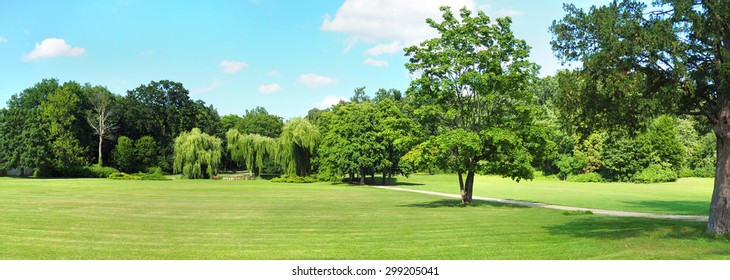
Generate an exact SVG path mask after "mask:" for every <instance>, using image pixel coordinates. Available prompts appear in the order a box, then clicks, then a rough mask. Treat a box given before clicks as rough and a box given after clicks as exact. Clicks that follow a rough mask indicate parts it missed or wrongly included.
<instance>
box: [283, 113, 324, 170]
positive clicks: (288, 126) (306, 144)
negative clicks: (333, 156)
mask: <svg viewBox="0 0 730 280" xmlns="http://www.w3.org/2000/svg"><path fill="white" fill-rule="evenodd" d="M320 140H321V135H320V134H319V130H318V129H317V127H316V126H314V125H313V124H312V123H310V122H309V121H307V120H305V119H302V118H293V119H291V120H289V121H287V122H286V123H285V124H284V129H283V132H282V133H281V136H280V137H279V139H278V148H277V158H278V160H279V163H280V164H281V168H282V169H283V170H284V172H285V173H286V174H287V175H297V176H302V177H304V176H308V175H310V174H312V164H311V158H312V156H313V155H314V152H315V150H316V149H317V146H318V145H319V143H320Z"/></svg>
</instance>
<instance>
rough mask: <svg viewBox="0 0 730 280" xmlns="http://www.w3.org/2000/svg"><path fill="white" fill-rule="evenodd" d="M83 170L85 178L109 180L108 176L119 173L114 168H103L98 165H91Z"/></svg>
mask: <svg viewBox="0 0 730 280" xmlns="http://www.w3.org/2000/svg"><path fill="white" fill-rule="evenodd" d="M84 170H85V171H86V172H84V173H86V174H85V175H87V176H85V177H90V178H109V175H111V174H114V173H119V170H117V169H116V168H114V167H105V166H99V165H92V166H87V167H84Z"/></svg>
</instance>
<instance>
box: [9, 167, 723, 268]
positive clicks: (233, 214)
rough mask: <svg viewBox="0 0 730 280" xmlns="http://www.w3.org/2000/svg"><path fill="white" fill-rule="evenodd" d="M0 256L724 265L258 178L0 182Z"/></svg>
mask: <svg viewBox="0 0 730 280" xmlns="http://www.w3.org/2000/svg"><path fill="white" fill-rule="evenodd" d="M0 205H2V207H0V229H2V230H0V259H265V260H268V259H730V242H729V241H727V240H723V239H712V238H707V237H705V236H704V235H703V234H702V232H703V230H704V227H705V225H704V224H703V223H697V222H682V221H673V220H652V219H637V218H618V217H608V216H601V215H564V214H563V213H562V211H555V210H549V209H540V208H524V207H514V206H509V205H503V204H493V203H483V202H477V203H475V205H474V206H470V207H464V206H463V205H461V204H460V203H459V201H457V200H453V199H443V198H439V197H434V196H429V195H423V194H417V193H405V192H396V191H390V190H382V189H374V188H368V187H358V186H348V185H332V184H329V183H314V184H275V183H270V182H268V181H212V180H173V181H114V180H106V179H73V180H32V179H6V178H0Z"/></svg>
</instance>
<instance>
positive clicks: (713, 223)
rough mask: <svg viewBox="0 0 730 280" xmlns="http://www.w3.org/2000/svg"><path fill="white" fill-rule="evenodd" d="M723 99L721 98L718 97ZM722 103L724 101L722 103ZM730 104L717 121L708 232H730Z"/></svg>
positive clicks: (711, 233)
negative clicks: (713, 179) (715, 161)
mask: <svg viewBox="0 0 730 280" xmlns="http://www.w3.org/2000/svg"><path fill="white" fill-rule="evenodd" d="M718 99H721V98H718ZM718 103H719V102H718ZM721 104H722V103H721ZM729 122H730V106H723V107H722V109H721V111H720V115H719V118H718V121H717V123H716V124H715V128H714V129H715V135H716V136H717V163H716V168H715V188H714V190H713V191H712V202H711V203H710V217H709V220H708V222H707V234H710V235H728V234H730V123H729Z"/></svg>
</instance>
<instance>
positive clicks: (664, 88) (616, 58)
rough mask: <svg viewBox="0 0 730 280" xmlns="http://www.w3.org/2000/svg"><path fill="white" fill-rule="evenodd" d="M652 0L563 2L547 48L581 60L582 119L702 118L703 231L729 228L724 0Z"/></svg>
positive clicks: (729, 97)
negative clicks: (708, 151)
mask: <svg viewBox="0 0 730 280" xmlns="http://www.w3.org/2000/svg"><path fill="white" fill-rule="evenodd" d="M655 3H656V4H657V7H656V9H657V10H647V8H646V5H645V4H643V3H641V2H636V1H629V0H623V1H614V2H613V3H611V4H608V5H606V6H601V7H592V8H591V9H590V10H589V11H588V12H586V11H584V10H583V9H578V8H576V7H575V6H574V5H566V6H564V8H565V11H566V13H567V14H566V16H565V17H564V18H563V19H561V20H559V21H554V22H553V25H552V27H551V31H552V33H553V40H552V42H551V44H552V48H553V51H554V52H555V54H556V56H557V57H558V58H560V59H562V60H563V62H572V61H580V62H582V65H583V66H582V68H580V69H578V70H577V71H576V74H575V75H576V76H580V77H583V79H582V80H583V82H584V85H582V86H581V87H579V88H578V89H579V91H578V92H579V93H580V94H581V97H580V100H581V101H580V102H579V105H581V106H580V108H581V110H582V111H584V112H585V114H584V116H589V115H592V116H591V118H583V119H584V120H586V121H587V122H592V123H595V124H598V125H612V126H615V125H618V124H622V125H624V126H625V125H626V124H628V125H630V126H639V125H640V124H641V123H645V120H646V119H650V118H652V117H653V116H657V115H660V114H666V113H677V114H689V115H699V116H704V117H706V118H707V120H708V121H709V123H711V124H712V126H713V130H714V132H715V136H716V140H717V141H716V143H717V167H716V170H717V172H716V174H715V186H714V190H713V194H712V201H711V203H710V216H709V221H708V224H707V233H708V234H713V235H718V234H719V235H729V234H730V145H728V143H730V122H728V121H726V119H727V116H728V115H730V83H728V80H730V71H727V69H728V64H727V63H729V62H730V25H728V24H727V22H728V21H729V20H730V2H728V1H719V0H697V1H691V0H659V1H655ZM586 105H592V106H586ZM594 113H598V114H594ZM596 121H598V122H596ZM602 122H605V123H602Z"/></svg>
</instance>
